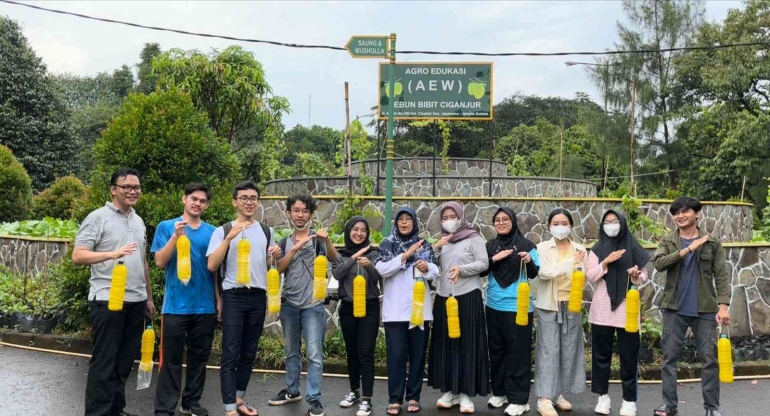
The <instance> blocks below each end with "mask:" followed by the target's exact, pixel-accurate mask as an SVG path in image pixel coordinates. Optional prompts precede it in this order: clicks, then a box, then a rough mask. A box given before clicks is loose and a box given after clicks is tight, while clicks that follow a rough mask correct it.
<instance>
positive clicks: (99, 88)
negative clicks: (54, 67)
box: [53, 65, 134, 110]
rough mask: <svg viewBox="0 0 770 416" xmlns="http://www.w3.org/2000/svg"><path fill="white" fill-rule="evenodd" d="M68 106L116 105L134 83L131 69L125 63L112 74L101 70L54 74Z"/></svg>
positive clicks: (75, 107) (74, 108)
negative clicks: (87, 72) (76, 73)
mask: <svg viewBox="0 0 770 416" xmlns="http://www.w3.org/2000/svg"><path fill="white" fill-rule="evenodd" d="M53 80H54V81H55V82H56V85H57V87H58V88H59V89H60V90H61V93H62V95H63V97H64V100H65V102H66V104H67V106H68V107H69V108H70V109H72V110H77V109H80V108H84V107H89V106H95V105H98V104H107V105H113V106H116V105H118V104H120V102H121V101H122V100H123V99H124V98H125V97H126V96H128V94H129V93H130V92H131V88H132V87H133V83H134V75H133V74H132V73H131V70H130V69H129V68H128V67H127V66H125V65H123V66H122V67H121V69H116V70H115V71H113V73H112V75H110V74H108V73H107V72H100V73H98V74H96V75H94V76H88V75H86V76H82V75H75V74H70V73H65V74H57V75H54V76H53Z"/></svg>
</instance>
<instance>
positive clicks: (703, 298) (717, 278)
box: [653, 228, 730, 313]
mask: <svg viewBox="0 0 770 416" xmlns="http://www.w3.org/2000/svg"><path fill="white" fill-rule="evenodd" d="M698 235H699V236H703V235H704V233H703V231H701V230H700V228H699V229H698ZM683 248H684V247H682V239H681V238H680V237H679V229H676V230H675V231H674V232H672V233H670V234H668V235H666V236H664V237H663V238H662V239H661V240H660V242H659V243H658V248H657V250H655V258H654V259H653V264H654V266H655V270H657V271H658V272H665V273H666V283H665V285H664V287H663V293H662V295H661V300H660V305H658V306H659V307H660V308H664V309H672V310H677V309H679V301H678V299H677V293H678V290H679V279H680V277H681V266H682V258H681V257H679V251H680V250H682V249H683ZM695 251H696V254H697V255H698V269H699V270H700V280H699V281H698V313H716V312H718V311H719V304H725V305H729V304H730V282H729V280H728V274H727V267H726V264H727V263H726V260H725V249H724V247H722V244H721V243H720V242H719V241H717V240H715V239H714V238H713V237H709V239H708V240H707V241H706V243H705V244H703V245H702V246H700V247H698V249H697V250H695Z"/></svg>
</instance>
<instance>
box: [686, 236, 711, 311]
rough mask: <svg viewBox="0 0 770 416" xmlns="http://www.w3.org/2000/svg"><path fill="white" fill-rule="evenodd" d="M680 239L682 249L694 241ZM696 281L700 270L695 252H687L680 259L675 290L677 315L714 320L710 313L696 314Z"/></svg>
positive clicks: (698, 278)
mask: <svg viewBox="0 0 770 416" xmlns="http://www.w3.org/2000/svg"><path fill="white" fill-rule="evenodd" d="M681 238H682V247H688V246H689V245H690V244H692V243H693V242H694V241H695V240H696V239H695V238H693V239H687V238H684V237H681ZM698 280H700V269H699V268H698V253H697V251H693V252H689V253H687V255H686V256H685V257H684V259H682V267H681V272H680V276H679V289H678V290H677V299H678V300H679V305H678V308H679V309H678V310H677V313H678V314H679V315H682V316H691V317H695V318H702V319H708V320H712V321H713V320H715V319H716V315H715V314H711V313H702V314H699V313H698Z"/></svg>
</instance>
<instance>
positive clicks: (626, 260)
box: [591, 210, 650, 311]
mask: <svg viewBox="0 0 770 416" xmlns="http://www.w3.org/2000/svg"><path fill="white" fill-rule="evenodd" d="M607 214H615V215H616V216H617V217H618V220H619V221H620V232H618V235H617V237H610V236H608V235H607V233H605V232H604V219H605V218H607ZM617 250H626V252H625V253H623V255H622V256H620V258H619V259H618V260H617V261H615V262H613V263H610V264H609V265H608V266H607V274H605V275H604V281H605V282H606V283H607V294H609V295H610V304H611V306H612V310H613V311H614V310H615V309H617V307H618V305H620V304H621V303H622V302H623V299H625V298H626V292H627V291H628V287H629V285H628V273H627V270H628V269H631V268H633V267H634V266H638V267H639V269H640V270H641V269H642V268H643V267H644V266H646V265H647V263H648V262H649V261H650V255H649V254H648V253H647V250H645V249H644V247H642V245H641V244H639V241H637V240H636V238H635V237H634V235H633V234H632V233H631V231H630V230H629V229H628V223H627V222H626V217H624V216H623V215H621V214H619V213H618V212H616V211H613V210H609V211H607V212H605V213H604V215H602V221H601V222H600V223H599V242H597V243H596V244H594V246H593V247H592V248H591V251H592V252H593V253H594V254H595V255H596V257H597V258H598V259H599V262H601V261H603V260H604V259H606V258H607V256H609V255H610V254H611V253H612V252H613V251H617Z"/></svg>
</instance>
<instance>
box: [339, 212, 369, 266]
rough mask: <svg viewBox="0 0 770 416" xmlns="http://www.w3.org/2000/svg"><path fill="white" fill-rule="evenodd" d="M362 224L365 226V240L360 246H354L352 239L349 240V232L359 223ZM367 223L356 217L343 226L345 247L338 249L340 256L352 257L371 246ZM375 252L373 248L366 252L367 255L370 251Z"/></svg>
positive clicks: (360, 217) (364, 219) (362, 218)
mask: <svg viewBox="0 0 770 416" xmlns="http://www.w3.org/2000/svg"><path fill="white" fill-rule="evenodd" d="M359 222H362V223H364V225H366V238H365V239H364V241H363V242H361V244H356V243H354V242H353V239H352V238H350V231H351V230H352V229H353V227H354V226H355V225H356V224H357V223H359ZM369 234H370V230H369V222H368V221H366V218H364V217H362V216H359V215H356V216H354V217H353V218H351V219H350V220H348V222H347V223H346V224H345V236H344V237H345V247H342V248H341V249H339V251H338V253H340V254H342V255H343V256H345V257H352V256H353V255H354V254H356V253H358V252H359V251H361V249H363V248H365V247H367V246H369V245H371V244H372V243H371V241H369ZM373 250H376V249H375V248H374V247H372V248H370V249H369V250H367V253H368V252H370V251H373Z"/></svg>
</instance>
